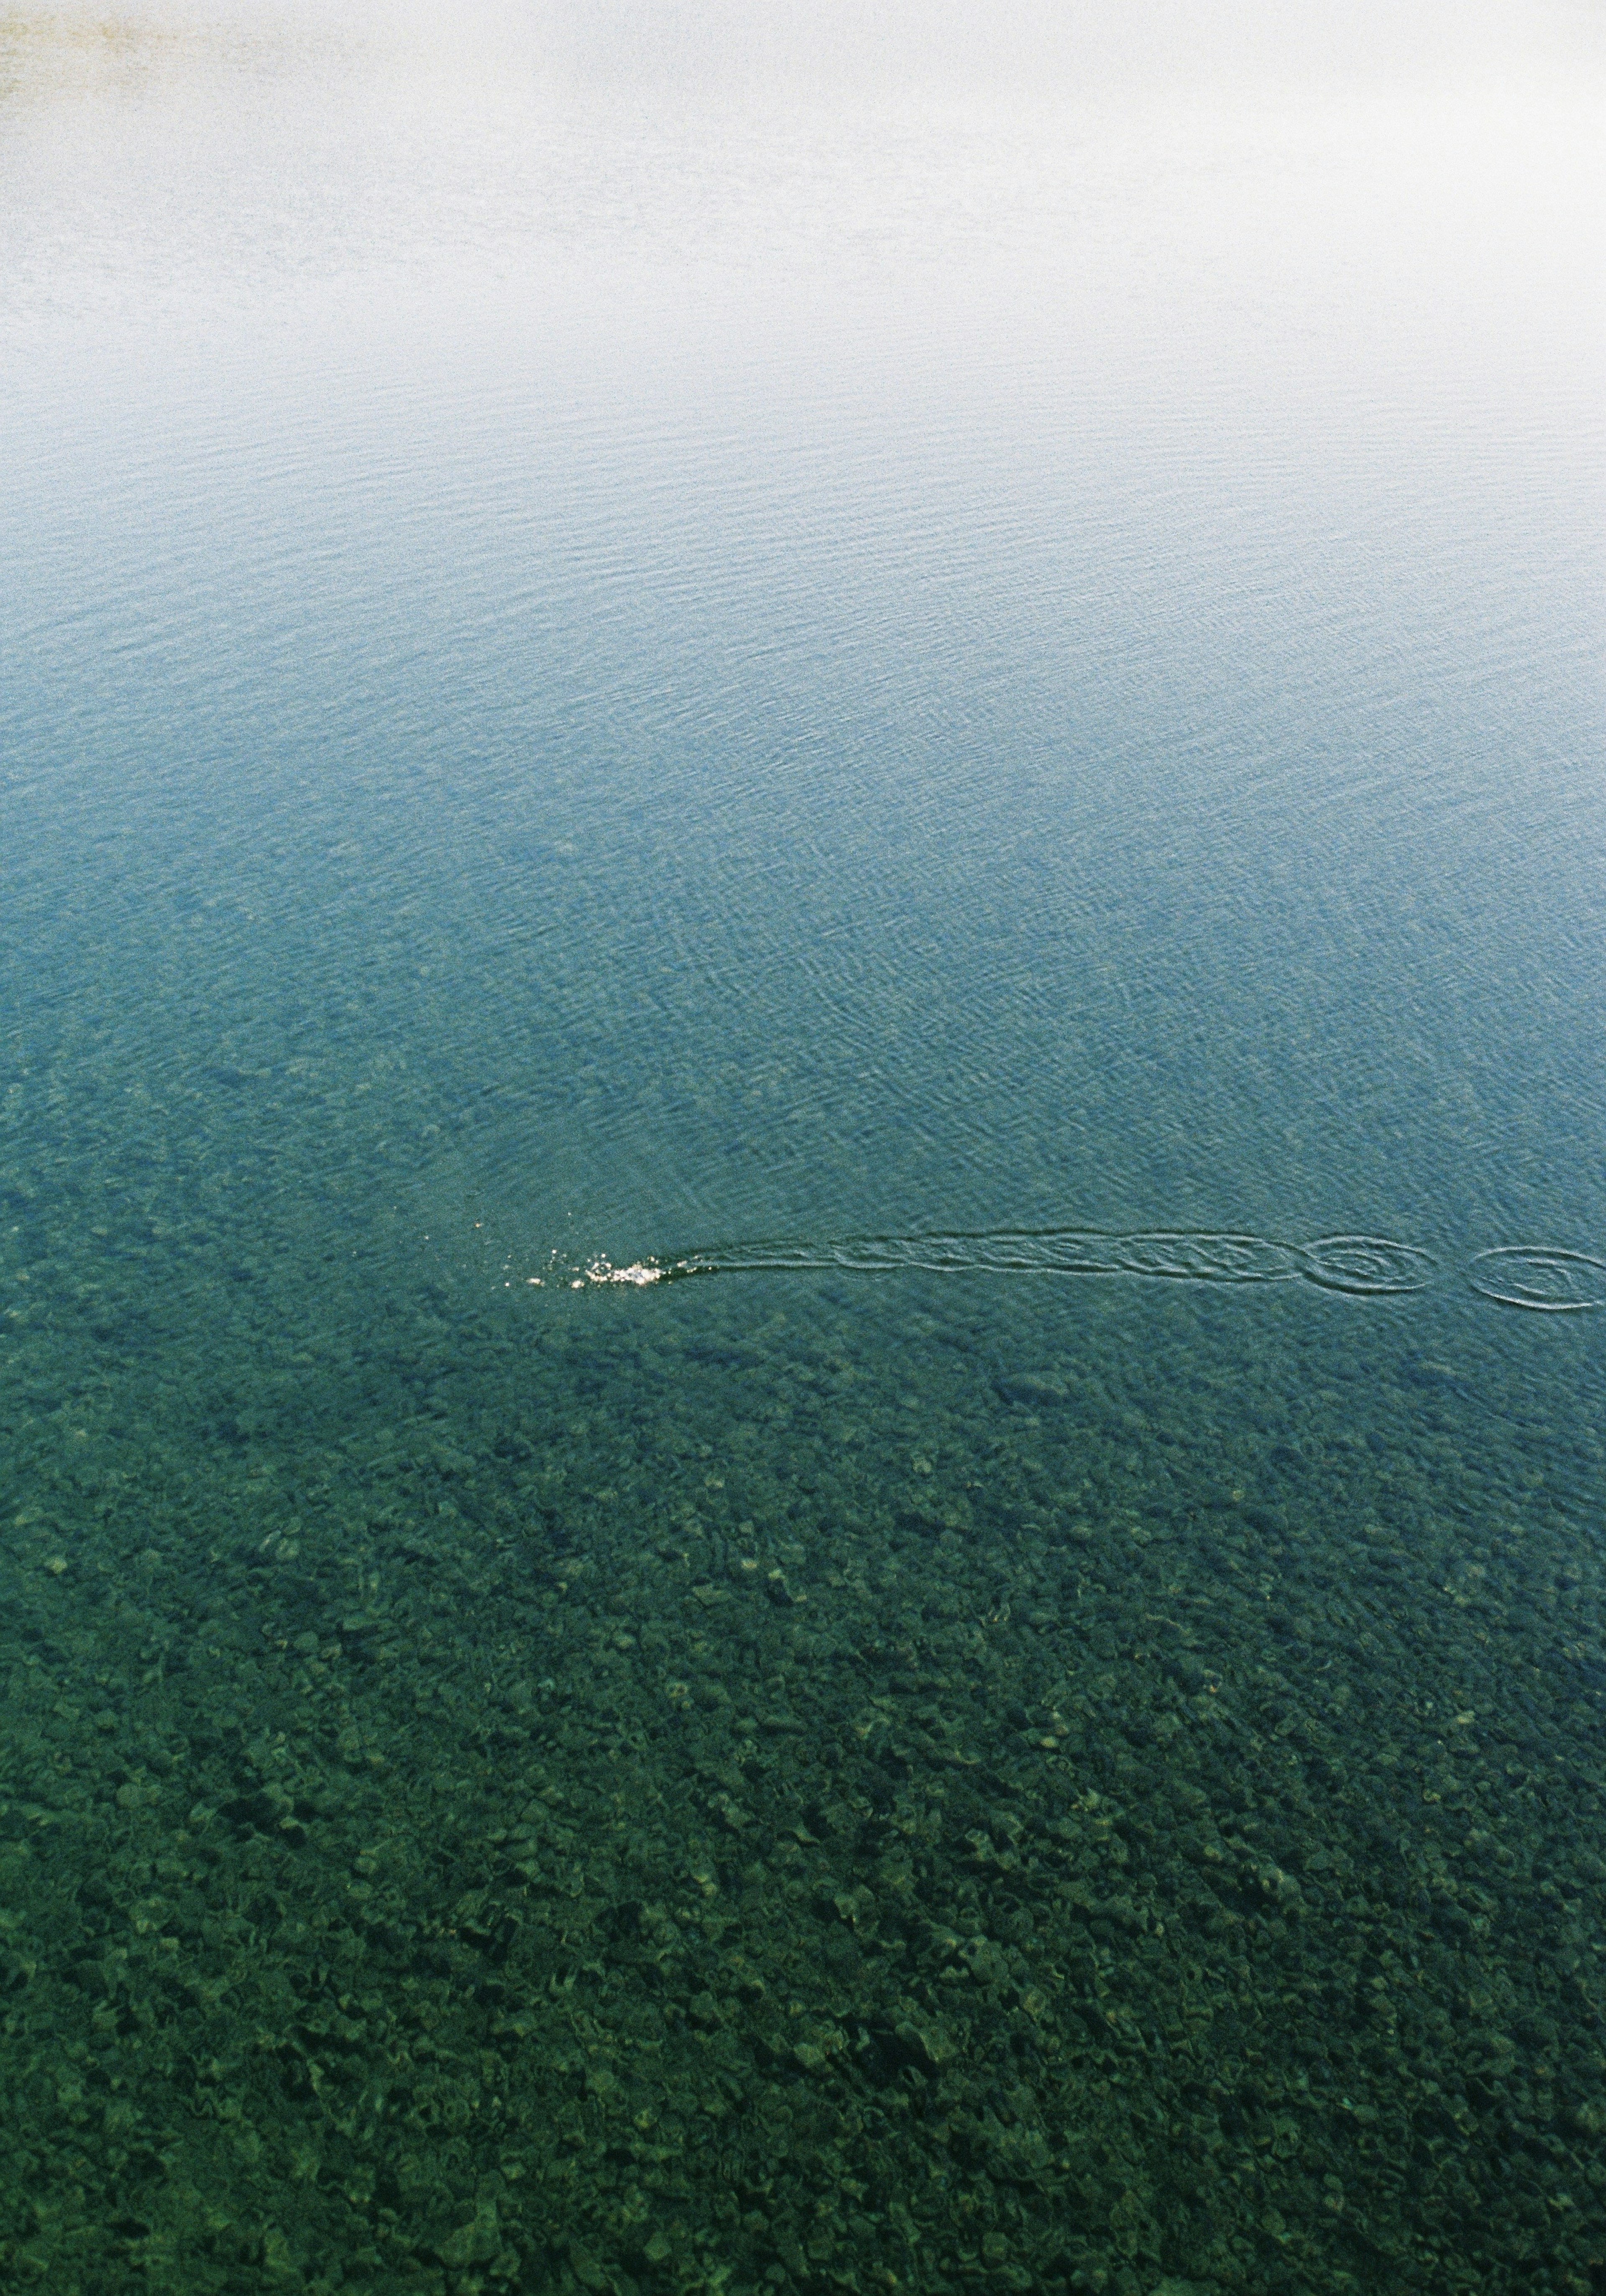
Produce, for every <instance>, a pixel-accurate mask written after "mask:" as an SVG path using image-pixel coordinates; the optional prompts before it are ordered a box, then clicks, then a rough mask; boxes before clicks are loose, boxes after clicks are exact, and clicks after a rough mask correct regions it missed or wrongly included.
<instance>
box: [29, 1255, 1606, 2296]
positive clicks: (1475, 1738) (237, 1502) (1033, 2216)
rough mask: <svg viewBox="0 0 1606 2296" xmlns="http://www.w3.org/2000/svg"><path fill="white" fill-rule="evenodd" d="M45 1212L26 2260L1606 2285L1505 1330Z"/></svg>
mask: <svg viewBox="0 0 1606 2296" xmlns="http://www.w3.org/2000/svg"><path fill="white" fill-rule="evenodd" d="M20 1238H21V1239H22V1240H23V1241H26V1231H25V1229H24V1227H23V1226H21V1225H19V1226H18V1227H17V1228H16V1229H14V1230H13V1232H12V1238H11V1243H12V1258H11V1259H10V1261H9V1262H8V1273H9V1275H10V1276H11V1277H12V1283H11V1284H10V1286H9V1289H10V1292H11V1294H12V1299H13V1300H15V1299H18V1298H21V1299H22V1300H23V1301H24V1305H23V1307H22V1308H21V1309H19V1310H17V1311H16V1312H15V1314H14V1315H13V1316H12V1321H11V1323H10V1324H9V1327H8V1328H9V1330H10V1332H11V1334H12V1348H13V1350H14V1351H13V1354H12V1359H11V1380H10V1383H9V1386H8V1390H7V1393H8V1398H9V1404H8V1410H9V1421H8V1429H7V1450H8V1456H9V1459H10V1461H11V1470H10V1473H9V1476H8V1482H7V1492H6V1506H5V1515H4V1521H5V1546H4V1602H3V1603H0V1647H3V1651H4V1670H5V1685H6V1687H5V1702H4V1709H3V1712H4V1741H3V1743H4V1774H3V1776H4V1783H3V1789H0V1801H3V1807H0V1939H3V1943H4V1976H3V1979H0V1982H3V1983H4V2002H3V2013H4V2021H3V2026H0V2052H3V2059H4V2080H3V2081H0V2128H3V2131H4V2136H3V2141H4V2146H5V2151H6V2156H7V2157H6V2163H5V2169H4V2202H3V2203H0V2205H3V2209H4V2215H3V2217H0V2280H3V2281H4V2284H7V2285H15V2286H18V2287H29V2286H37V2287H39V2288H41V2289H46V2290H49V2291H50V2292H52V2296H109V2292H113V2291H122V2290H133V2289H136V2288H157V2287H160V2288H161V2289H162V2290H163V2291H173V2292H177V2291H185V2292H188V2291H192V2290H194V2291H197V2292H201V2291H206V2292H212V2291H217V2292H232V2291H241V2292H244V2291H252V2292H255V2291H258V2290H260V2289H263V2288H281V2287H282V2288H286V2289H293V2288H305V2289H308V2290H334V2289H347V2288H351V2289H359V2288H360V2289H372V2290H376V2291H379V2290H383V2291H385V2292H391V2291H394V2292H402V2291H414V2290H416V2291H419V2292H425V2291H429V2292H440V2296H447V2292H452V2296H467V2292H470V2291H474V2290H480V2289H485V2290H500V2289H514V2290H517V2289H524V2290H531V2291H533V2290H543V2291H544V2290H548V2289H553V2290H571V2289H584V2290H621V2291H628V2290H631V2289H636V2290H641V2291H653V2290H663V2291H669V2290H696V2289H719V2290H728V2291H731V2292H736V2291H738V2290H755V2291H756V2290H761V2289H762V2290H770V2289H775V2290H781V2291H784V2290H787V2289H796V2290H826V2289H836V2288H841V2289H851V2290H854V2291H859V2290H869V2289H876V2288H885V2289H889V2290H890V2289H894V2288H907V2289H915V2290H930V2291H934V2292H935V2291H943V2290H971V2289H976V2290H979V2289H983V2288H987V2289H993V2288H997V2289H1018V2290H1022V2291H1026V2290H1034V2289H1043V2290H1049V2291H1055V2290H1067V2291H1070V2290H1077V2291H1093V2290H1105V2291H1109V2292H1111V2296H1116V2292H1118V2296H1184V2292H1189V2291H1193V2292H1204V2291H1210V2290H1222V2291H1225V2290H1243V2291H1256V2292H1258V2291H1261V2290H1286V2291H1288V2292H1289V2296H1292V2292H1295V2291H1300V2292H1303V2291H1307V2290H1315V2289H1322V2290H1326V2289H1332V2290H1355V2291H1362V2290H1366V2291H1378V2292H1384V2291H1396V2290H1401V2289H1420V2290H1422V2291H1438V2290H1451V2289H1454V2290H1462V2289H1465V2290H1469V2291H1471V2290H1487V2291H1490V2292H1494V2291H1497V2290H1505V2289H1508V2288H1510V2289H1515V2288H1519V2287H1520V2288H1522V2289H1525V2290H1526V2289H1542V2290H1546V2291H1549V2290H1552V2289H1553V2290H1555V2291H1558V2292H1560V2291H1568V2292H1580V2296H1582V2292H1585V2291H1593V2290H1598V2289H1599V2288H1600V2287H1601V2286H1602V2284H1606V2230H1603V2226H1606V2143H1603V2142H1602V2140H1603V2139H1606V2025H1603V2024H1602V1943H1603V1939H1602V1921H1601V1913H1602V1884H1603V1883H1606V1826H1603V1825H1602V1770H1603V1768H1606V1754H1603V1746H1606V1741H1603V1739H1602V1719H1603V1718H1606V1653H1603V1651H1602V1637H1601V1602H1600V1597H1601V1568H1600V1562H1599V1554H1598V1546H1596V1545H1595V1544H1594V1531H1595V1522H1596V1517H1595V1515H1594V1513H1592V1511H1591V1510H1592V1506H1593V1499H1594V1494H1597V1493H1598V1491H1599V1489H1600V1488H1601V1482H1600V1462H1599V1459H1598V1456H1596V1451H1595V1447H1594V1445H1595V1438H1594V1434H1593V1431H1591V1430H1590V1429H1588V1428H1586V1427H1581V1426H1579V1425H1578V1424H1577V1423H1576V1421H1575V1420H1571V1419H1569V1417H1568V1415H1567V1413H1566V1410H1565V1408H1564V1406H1562V1405H1561V1404H1558V1405H1557V1406H1556V1407H1555V1410H1554V1413H1553V1415H1550V1416H1547V1415H1546V1406H1545V1403H1544V1390H1543V1384H1542V1380H1541V1377H1540V1373H1539V1371H1538V1370H1537V1369H1536V1365H1538V1364H1539V1361H1540V1358H1539V1357H1528V1356H1524V1355H1522V1354H1521V1350H1523V1349H1534V1348H1538V1347H1540V1344H1541V1343H1540V1341H1539V1340H1538V1339H1537V1338H1536V1337H1533V1336H1531V1335H1532V1334H1533V1333H1534V1332H1535V1327H1536V1323H1537V1319H1521V1318H1517V1319H1510V1320H1508V1322H1507V1323H1506V1324H1503V1326H1502V1327H1501V1328H1502V1333H1503V1336H1502V1340H1501V1345H1502V1346H1503V1347H1506V1348H1507V1349H1518V1351H1519V1353H1518V1355H1516V1356H1511V1355H1510V1354H1508V1355H1507V1356H1506V1357H1499V1356H1497V1355H1495V1354H1491V1353H1489V1352H1488V1351H1487V1350H1488V1342H1487V1340H1485V1341H1478V1342H1477V1344H1478V1345H1479V1346H1482V1347H1484V1349H1485V1353H1484V1355H1483V1356H1482V1357H1477V1356H1476V1349H1475V1348H1474V1345H1473V1342H1472V1341H1469V1340H1468V1339H1467V1336H1466V1335H1467V1333H1468V1332H1469V1331H1471V1330H1474V1329H1476V1330H1478V1331H1480V1332H1481V1331H1484V1330H1486V1328H1487V1317H1488V1314H1489V1311H1488V1310H1487V1308H1486V1307H1483V1306H1482V1305H1481V1303H1466V1304H1457V1303H1454V1302H1452V1303H1449V1304H1448V1305H1447V1306H1445V1308H1443V1309H1442V1310H1441V1311H1440V1312H1439V1316H1438V1320H1437V1322H1434V1321H1430V1320H1428V1319H1426V1318H1425V1316H1424V1311H1423V1310H1422V1309H1421V1307H1420V1305H1417V1304H1414V1303H1402V1304H1399V1305H1390V1306H1386V1307H1379V1306H1377V1305H1375V1304H1371V1303H1367V1304H1364V1305H1356V1304H1355V1303H1350V1302H1335V1301H1332V1300H1327V1299H1323V1298H1320V1297H1312V1296H1310V1295H1309V1294H1308V1293H1305V1292H1304V1288H1303V1287H1296V1289H1297V1291H1299V1292H1300V1293H1301V1295H1302V1296H1298V1297H1294V1296H1290V1295H1289V1292H1288V1291H1287V1289H1286V1287H1285V1288H1282V1289H1280V1290H1279V1292H1277V1294H1276V1295H1275V1297H1268V1295H1267V1293H1266V1292H1264V1290H1262V1291H1260V1292H1258V1293H1257V1294H1256V1297H1255V1298H1254V1299H1253V1300H1241V1299H1237V1298H1235V1299H1231V1300H1223V1299H1222V1298H1221V1297H1220V1295H1219V1294H1217V1295H1213V1296H1208V1297H1207V1296H1206V1295H1204V1294H1203V1293H1202V1292H1198V1291H1191V1290H1186V1289H1183V1288H1181V1287H1175V1286H1169V1287H1168V1286H1163V1285H1153V1284H1150V1285H1143V1284H1141V1283H1124V1284H1108V1285H1103V1286H1099V1285H1093V1286H1087V1285H1083V1286H1082V1287H1080V1288H1077V1287H1075V1286H1067V1285H1064V1284H1058V1285H1057V1284H1054V1283H1051V1282H1050V1283H1034V1282H1029V1281H1028V1282H1025V1283H1014V1284H1010V1283H986V1282H977V1283H956V1282H951V1281H947V1282H945V1281H943V1279H940V1278H932V1277H924V1278H922V1277H920V1276H918V1275H911V1276H909V1277H907V1278H904V1277H898V1278H894V1279H893V1280H891V1281H880V1282H863V1281H857V1280H854V1279H851V1278H850V1279H847V1280H845V1281H835V1282H832V1281H827V1280H823V1279H820V1278H817V1277H812V1276H803V1275H798V1276H790V1277H784V1276H748V1277H739V1278H731V1279H721V1280H714V1281H709V1282H707V1283H688V1284H683V1285H678V1286H675V1287H673V1288H672V1290H671V1291H669V1292H647V1293H634V1292H633V1293H631V1294H630V1296H629V1297H627V1298H621V1297H619V1296H617V1295H613V1294H610V1295H608V1296H602V1295H599V1294H597V1293H596V1292H588V1293H586V1294H584V1295H581V1296H579V1297H574V1298H571V1297H568V1296H566V1295H561V1294H560V1295H557V1296H556V1297H555V1296H554V1295H552V1294H550V1293H547V1294H545V1295H527V1296H525V1297H524V1298H523V1299H515V1300H513V1301H512V1303H511V1304H508V1305H506V1306H504V1307H502V1308H496V1307H495V1306H494V1304H493V1306H492V1307H491V1308H487V1307H486V1306H485V1305H484V1302H483V1299H482V1297H479V1298H475V1297H471V1296H470V1294H469V1291H468V1287H467V1286H466V1285H463V1286H459V1287H457V1289H454V1287H453V1286H452V1285H451V1284H450V1283H445V1282H443V1283H441V1284H439V1285H436V1286H434V1287H433V1291H432V1295H429V1294H425V1295H418V1296H407V1295H404V1294H401V1293H399V1292H398V1293H397V1294H395V1295H394V1296H392V1295H391V1294H390V1293H388V1292H385V1291H384V1290H383V1286H381V1285H379V1284H378V1283H376V1282H375V1281H373V1280H371V1274H372V1272H371V1271H365V1274H364V1279H363V1281H361V1282H359V1281H358V1277H357V1276H355V1275H354V1276H353V1277H352V1279H351V1281H350V1286H349V1288H348V1290H346V1291H345V1292H342V1291H341V1290H340V1289H339V1287H338V1285H337V1284H336V1283H335V1282H334V1278H331V1283H330V1288H329V1289H328V1291H327V1293H326V1296H325V1299H324V1300H323V1303H322V1309H321V1313H322V1316H323V1321H322V1322H321V1323H320V1324H316V1325H315V1324H312V1323H311V1322H309V1319H308V1315H307V1305H308V1303H307V1301H306V1300H305V1298H304V1296H301V1295H298V1296H297V1299H296V1303H295V1304H296V1308H297V1316H294V1317H292V1316H290V1315H288V1314H287V1313H285V1312H284V1306H283V1303H281V1302H279V1301H277V1300H276V1299H275V1298H274V1296H273V1292H272V1282H273V1279H272V1275H271V1272H262V1271H259V1272H258V1273H257V1274H256V1275H255V1276H254V1277H251V1278H250V1279H249V1280H248V1279H247V1278H243V1277H238V1276H236V1277H235V1278H233V1279H230V1278H228V1277H226V1276H221V1275H220V1276H219V1277H218V1279H217V1281H216V1282H215V1283H212V1284H210V1286H209V1284H208V1283H207V1282H206V1281H205V1280H203V1277H202V1276H198V1277H197V1279H196V1283H197V1288H196V1289H195V1290H194V1292H191V1293H189V1294H185V1293H184V1292H181V1291H179V1290H177V1289H176V1288H169V1291H168V1292H165V1293H161V1294H149V1293H141V1292H139V1290H138V1287H137V1285H136V1284H135V1283H133V1282H132V1281H130V1284H129V1291H128V1298H127V1300H126V1301H125V1306H124V1308H123V1310H121V1311H119V1308H118V1307H117V1304H116V1300H115V1299H113V1300H111V1301H110V1302H109V1301H108V1299H107V1297H106V1293H107V1290H108V1287H111V1289H112V1290H115V1282H114V1279H113V1277H112V1276H110V1275H107V1272H106V1271H105V1269H102V1270H101V1271H100V1272H99V1275H98V1276H97V1279H96V1282H97V1287H98V1288H97V1290H96V1294H95V1300H94V1301H93V1302H91V1303H90V1304H89V1305H87V1306H86V1305H85V1304H84V1303H83V1302H82V1301H81V1300H75V1298H74V1296H73V1293H74V1284H75V1282H76V1281H77V1279H78V1277H79V1276H81V1275H82V1272H83V1271H82V1268H81V1267H78V1268H77V1269H76V1273H75V1265H74V1263H71V1262H70V1261H68V1260H66V1259H62V1257H61V1256H60V1255H59V1254H58V1256H57V1257H56V1258H54V1259H53V1258H52V1257H51V1254H50V1251H48V1250H46V1249H44V1248H41V1249H39V1250H37V1251H35V1253H34V1254H33V1256H32V1257H31V1259H30V1258H29V1256H28V1255H27V1254H26V1253H25V1252H23V1251H21V1247H20V1244H19V1239H20ZM21 1276H26V1277H27V1278H28V1281H27V1282H26V1283H22V1282H19V1281H17V1280H16V1279H17V1278H19V1277H21ZM153 1300H155V1301H156V1302H157V1303H158V1304H152V1301H153ZM119 1313H121V1314H125V1315H127V1316H128V1317H129V1318H130V1321H129V1322H127V1323H124V1322H121V1321H119ZM1458 1317H1460V1318H1462V1319H1467V1318H1470V1322H1468V1321H1465V1320H1463V1321H1462V1322H1459V1323H1458V1322H1457V1320H1456V1319H1457V1318H1458ZM91 1319H93V1321H92V1320H91ZM1519 1326H1520V1331H1519V1328H1518V1327H1519ZM97 1331H98V1334H99V1335H98V1336H97ZM1554 1343H1555V1335H1554V1333H1553V1331H1552V1330H1551V1329H1550V1328H1548V1327H1547V1328H1546V1330H1545V1332H1544V1346H1545V1347H1552V1346H1553V1345H1554ZM1569 1344H1573V1345H1578V1344H1582V1342H1581V1341H1569ZM1458 1349H1459V1353H1458V1352H1457V1350H1458ZM1576 1370H1577V1367H1576V1365H1572V1366H1570V1367H1564V1368H1563V1370H1562V1371H1561V1372H1559V1373H1558V1374H1557V1386H1556V1392H1557V1394H1558V1396H1564V1395H1565V1394H1566V1393H1568V1392H1569V1391H1570V1390H1569V1382H1570V1381H1573V1380H1575V1379H1576ZM1502 1380H1504V1381H1505V1382H1506V1384H1504V1385H1503V1384H1502V1383H1501V1382H1502Z"/></svg>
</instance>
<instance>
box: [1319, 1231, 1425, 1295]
mask: <svg viewBox="0 0 1606 2296" xmlns="http://www.w3.org/2000/svg"><path fill="white" fill-rule="evenodd" d="M1303 1258H1304V1261H1305V1265H1304V1267H1303V1268H1302V1270H1301V1273H1302V1274H1303V1275H1307V1276H1308V1277H1309V1278H1310V1280H1311V1282H1312V1283H1320V1284H1321V1285H1322V1288H1323V1289H1324V1290H1325V1291H1328V1292H1355V1293H1358V1294H1360V1295H1362V1296H1363V1297H1375V1296H1380V1295H1382V1294H1384V1293H1387V1292H1421V1291H1423V1290H1425V1289H1426V1287H1427V1286H1428V1285H1429V1283H1432V1281H1433V1279H1434V1277H1435V1276H1436V1275H1437V1274H1438V1264H1437V1261H1436V1260H1435V1259H1434V1258H1433V1256H1432V1254H1431V1253H1430V1252H1427V1251H1422V1250H1421V1248H1420V1247H1419V1246H1418V1245H1416V1244H1413V1243H1395V1242H1392V1241H1391V1240H1390V1239H1389V1238H1388V1237H1387V1236H1380V1235H1324V1236H1322V1237H1320V1238H1319V1239H1318V1240H1317V1242H1314V1243H1307V1244H1305V1246H1304V1248H1303Z"/></svg>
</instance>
